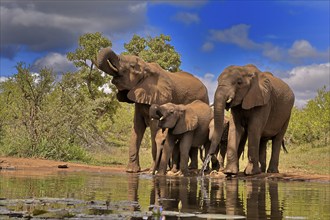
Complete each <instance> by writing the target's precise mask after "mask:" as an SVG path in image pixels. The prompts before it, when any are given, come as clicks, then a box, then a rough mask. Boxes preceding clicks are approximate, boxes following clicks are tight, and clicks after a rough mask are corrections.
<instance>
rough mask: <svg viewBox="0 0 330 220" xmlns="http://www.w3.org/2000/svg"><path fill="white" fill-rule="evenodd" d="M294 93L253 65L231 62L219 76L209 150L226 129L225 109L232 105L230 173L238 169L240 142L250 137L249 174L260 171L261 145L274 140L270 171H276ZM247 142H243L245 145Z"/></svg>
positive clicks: (229, 137)
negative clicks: (239, 64) (224, 126)
mask: <svg viewBox="0 0 330 220" xmlns="http://www.w3.org/2000/svg"><path fill="white" fill-rule="evenodd" d="M293 104H294V94H293V92H292V90H291V89H290V87H289V86H288V85H287V84H286V83H285V82H283V81H282V80H281V79H279V78H276V77H274V76H273V75H272V74H271V73H269V72H261V71H260V70H259V69H258V68H257V67H255V66H254V65H251V64H250V65H246V66H229V67H228V68H226V69H225V70H224V71H223V72H222V73H221V75H220V76H219V78H218V87H217V90H216V92H215V95H214V122H215V130H214V134H213V137H212V143H211V147H210V154H212V153H214V151H215V149H216V146H217V145H218V144H219V142H220V139H221V135H222V133H223V121H224V110H225V109H231V114H232V119H233V123H232V124H230V127H229V134H228V146H227V165H226V168H225V170H224V172H225V173H227V174H237V173H238V155H239V152H238V151H240V149H238V145H240V142H241V141H242V139H244V138H247V139H248V160H249V162H248V165H247V167H246V168H245V171H244V172H245V174H246V175H253V174H257V173H260V172H261V170H260V167H259V146H260V144H262V145H264V143H261V141H262V142H266V141H268V140H272V154H271V159H270V163H269V166H268V169H267V172H272V173H277V172H279V171H278V163H279V154H280V148H281V143H282V140H283V137H284V134H285V132H286V129H287V127H288V123H289V119H290V115H291V109H292V107H293ZM243 146H244V145H243Z"/></svg>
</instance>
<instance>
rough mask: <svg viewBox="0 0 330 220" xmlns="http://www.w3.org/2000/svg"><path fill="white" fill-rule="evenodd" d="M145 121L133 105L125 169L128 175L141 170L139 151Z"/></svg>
mask: <svg viewBox="0 0 330 220" xmlns="http://www.w3.org/2000/svg"><path fill="white" fill-rule="evenodd" d="M146 127H147V126H146V124H145V120H144V118H143V116H142V114H141V113H140V111H139V108H138V107H137V105H135V111H134V126H133V129H132V134H131V141H130V147H129V161H128V165H127V168H126V172H128V173H137V172H139V171H140V170H141V168H140V161H139V150H140V145H141V141H142V138H143V135H144V132H145V130H146Z"/></svg>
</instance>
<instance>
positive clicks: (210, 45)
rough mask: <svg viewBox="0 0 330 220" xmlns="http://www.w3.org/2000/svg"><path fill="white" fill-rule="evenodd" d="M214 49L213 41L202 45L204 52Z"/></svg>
mask: <svg viewBox="0 0 330 220" xmlns="http://www.w3.org/2000/svg"><path fill="white" fill-rule="evenodd" d="M213 49H214V44H213V43H211V42H205V43H204V44H203V45H202V51H204V52H210V51H212V50H213Z"/></svg>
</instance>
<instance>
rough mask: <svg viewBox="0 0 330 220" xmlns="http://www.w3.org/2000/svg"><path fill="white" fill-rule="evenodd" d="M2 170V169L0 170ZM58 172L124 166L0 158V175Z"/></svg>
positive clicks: (306, 177) (290, 176)
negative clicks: (64, 166) (60, 166)
mask: <svg viewBox="0 0 330 220" xmlns="http://www.w3.org/2000/svg"><path fill="white" fill-rule="evenodd" d="M59 165H67V167H68V168H64V169H63V168H62V169H61V168H58V166H59ZM1 168H2V169H1ZM58 171H65V172H75V171H76V172H77V171H87V172H105V173H106V172H125V166H111V167H106V166H93V165H86V164H78V163H71V162H62V161H54V160H45V159H35V158H13V157H0V175H6V174H9V173H10V175H13V174H17V175H20V174H29V175H40V176H42V175H43V174H45V173H52V172H58ZM212 177H215V178H216V177H222V178H223V175H219V176H217V175H214V176H212ZM238 178H239V179H241V178H242V179H249V178H258V179H259V178H260V179H263V178H265V179H280V180H295V181H323V182H330V175H318V174H307V173H277V174H267V173H263V174H259V175H255V176H244V174H242V173H240V174H239V175H238Z"/></svg>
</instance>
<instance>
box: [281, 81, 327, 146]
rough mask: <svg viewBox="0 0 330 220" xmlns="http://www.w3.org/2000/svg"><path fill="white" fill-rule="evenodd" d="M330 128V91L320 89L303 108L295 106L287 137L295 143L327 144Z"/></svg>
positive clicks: (324, 88)
mask: <svg viewBox="0 0 330 220" xmlns="http://www.w3.org/2000/svg"><path fill="white" fill-rule="evenodd" d="M329 130H330V91H327V90H326V87H323V88H322V89H320V90H318V93H317V96H316V97H315V98H314V99H312V100H310V101H308V103H307V105H306V106H305V107H304V108H303V109H298V108H296V107H294V108H293V110H292V114H291V120H290V124H289V128H288V131H287V134H286V137H287V139H289V140H290V141H292V142H294V143H298V144H301V143H311V144H312V145H313V146H315V145H327V144H328V136H329Z"/></svg>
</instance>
